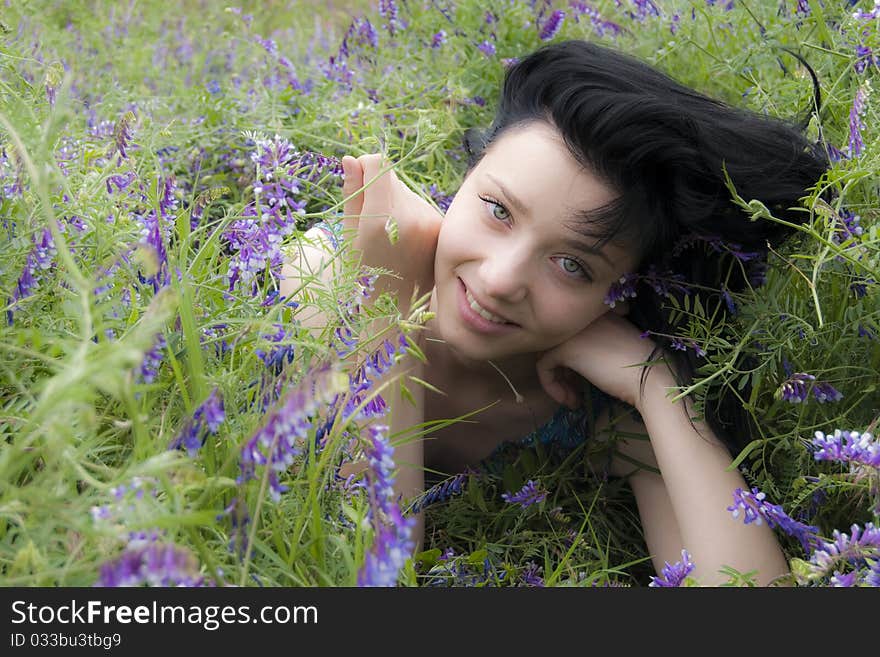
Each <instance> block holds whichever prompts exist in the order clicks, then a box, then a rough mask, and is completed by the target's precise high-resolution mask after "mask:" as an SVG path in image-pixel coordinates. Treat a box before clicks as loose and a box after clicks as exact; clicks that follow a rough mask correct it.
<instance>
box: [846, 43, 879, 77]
mask: <svg viewBox="0 0 880 657" xmlns="http://www.w3.org/2000/svg"><path fill="white" fill-rule="evenodd" d="M869 66H873V67H875V68H877V67H880V57H875V56H874V51H872V50H871V49H870V48H869V47H868V46H862V45H859V46H856V61H855V63H854V64H853V68H854V69H855V72H856V73H858V74H860V75H861V74H862V73H864V72H865V71H866V70H867V69H868V67H869Z"/></svg>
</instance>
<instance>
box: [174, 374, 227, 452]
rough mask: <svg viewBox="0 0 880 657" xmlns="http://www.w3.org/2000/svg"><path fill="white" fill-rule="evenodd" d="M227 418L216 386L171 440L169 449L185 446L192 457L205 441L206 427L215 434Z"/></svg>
mask: <svg viewBox="0 0 880 657" xmlns="http://www.w3.org/2000/svg"><path fill="white" fill-rule="evenodd" d="M225 419H226V413H225V411H224V409H223V400H222V399H221V398H220V396H219V395H218V394H217V388H214V389H213V390H212V391H211V394H210V395H208V398H207V399H206V400H205V401H204V402H202V403H201V404H200V405H199V407H198V408H197V409H196V410H195V412H194V413H193V416H192V418H190V419H189V420H187V422H186V423H185V424H184V426H183V429H181V431H180V433H179V434H178V435H177V436H176V437H175V438H174V440H172V441H171V444H170V445H168V449H180V448H181V447H183V448H186V451H187V453H188V454H189V456H190V457H193V456H195V455H196V453H197V452H198V451H199V448H201V446H202V444H204V442H205V437H206V435H207V434H206V431H205V429H206V428H207V433H212V434H215V433H217V431H218V430H219V429H220V425H221V424H222V423H223V421H224V420H225Z"/></svg>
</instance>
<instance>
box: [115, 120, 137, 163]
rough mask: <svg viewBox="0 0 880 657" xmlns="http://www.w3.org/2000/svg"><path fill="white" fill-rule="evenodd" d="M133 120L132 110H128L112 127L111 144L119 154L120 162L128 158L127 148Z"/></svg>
mask: <svg viewBox="0 0 880 657" xmlns="http://www.w3.org/2000/svg"><path fill="white" fill-rule="evenodd" d="M135 120H136V119H135V115H134V112H132V111H131V110H129V111H128V112H126V113H125V114H123V115H122V117H121V118H120V119H119V121H117V122H116V125H115V126H114V128H113V145H114V148H115V150H116V152H117V153H118V154H119V161H120V162H121V161H122V160H124V159H127V158H128V149H129V147H130V146H131V139H132V133H131V126H132V124H133V123H134V122H135Z"/></svg>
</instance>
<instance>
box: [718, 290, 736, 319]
mask: <svg viewBox="0 0 880 657" xmlns="http://www.w3.org/2000/svg"><path fill="white" fill-rule="evenodd" d="M721 298H722V299H724V303H725V305H726V306H727V312H728V313H730V314H731V315H736V311H737V309H736V303H734V301H733V297H732V296H730V291H729V290H728V289H727V287H726V286H724V285H722V286H721Z"/></svg>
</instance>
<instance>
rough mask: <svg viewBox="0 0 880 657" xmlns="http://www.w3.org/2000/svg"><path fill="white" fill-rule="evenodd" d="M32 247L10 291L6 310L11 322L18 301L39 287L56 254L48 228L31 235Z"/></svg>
mask: <svg viewBox="0 0 880 657" xmlns="http://www.w3.org/2000/svg"><path fill="white" fill-rule="evenodd" d="M33 245H34V246H33V248H32V249H31V252H30V253H29V254H28V256H27V260H26V261H25V265H24V268H23V269H22V272H21V276H19V277H18V282H17V283H16V285H15V288H14V290H13V291H12V304H10V309H9V310H8V311H7V313H6V314H7V319H8V320H9V323H10V324H11V323H12V317H13V313H14V311H15V310H16V308H17V307H18V302H19V301H21V300H22V299H25V298H27V297H29V296H31V295H32V294H33V293H34V291H35V290H37V289H39V287H40V280H41V278H42V276H43V272H45V271H48V270H49V269H50V268H51V267H52V265H53V264H54V261H55V256H56V255H57V254H58V251H57V249H56V248H55V240H54V239H52V233H51V231H50V230H49V229H48V228H44V229H43V230H41V231H40V232H39V233H38V236H37V235H35V236H34V237H33Z"/></svg>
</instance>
